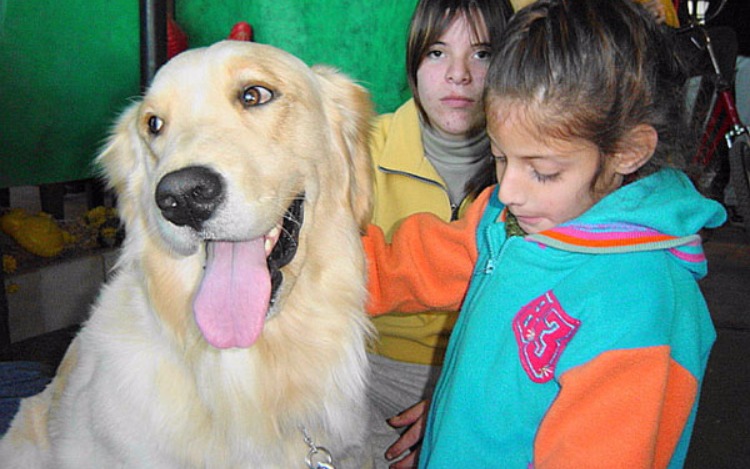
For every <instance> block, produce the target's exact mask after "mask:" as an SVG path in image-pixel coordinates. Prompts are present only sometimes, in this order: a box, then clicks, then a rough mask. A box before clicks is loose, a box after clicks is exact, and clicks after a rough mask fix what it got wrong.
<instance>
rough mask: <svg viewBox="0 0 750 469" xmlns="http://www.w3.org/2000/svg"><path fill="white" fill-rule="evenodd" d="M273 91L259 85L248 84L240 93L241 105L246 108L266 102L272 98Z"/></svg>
mask: <svg viewBox="0 0 750 469" xmlns="http://www.w3.org/2000/svg"><path fill="white" fill-rule="evenodd" d="M273 97H274V96H273V91H271V90H269V89H268V88H266V87H264V86H260V85H254V86H248V87H246V88H245V89H243V90H242V93H241V94H240V102H241V103H242V106H244V107H246V108H248V107H253V106H260V105H261V104H266V103H267V102H269V101H270V100H272V99H273Z"/></svg>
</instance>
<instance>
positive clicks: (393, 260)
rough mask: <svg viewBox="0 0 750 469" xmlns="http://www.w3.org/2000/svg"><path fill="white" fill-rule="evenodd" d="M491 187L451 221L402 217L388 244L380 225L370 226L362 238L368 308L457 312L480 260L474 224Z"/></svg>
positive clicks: (380, 311) (374, 311)
mask: <svg viewBox="0 0 750 469" xmlns="http://www.w3.org/2000/svg"><path fill="white" fill-rule="evenodd" d="M491 192H492V188H488V189H485V191H484V192H482V194H480V195H479V197H477V199H476V200H475V201H474V203H472V205H471V206H470V207H469V209H468V210H467V211H466V214H465V215H464V217H463V218H461V219H460V220H458V221H455V222H452V223H446V222H444V221H442V220H440V219H439V218H438V217H436V216H435V215H432V214H428V213H419V214H415V215H412V216H410V217H408V218H406V219H404V221H403V222H402V224H401V225H400V226H399V227H398V229H397V230H396V231H395V232H394V234H393V237H392V239H391V243H390V244H387V243H386V241H385V237H384V235H383V232H382V230H381V229H380V228H378V227H376V226H374V225H370V226H369V227H368V229H367V233H366V235H365V236H364V237H363V238H362V241H363V244H364V247H365V253H366V254H367V261H368V285H367V289H368V290H369V292H370V302H369V304H368V305H367V311H368V313H370V314H371V315H372V316H377V315H379V314H385V313H388V312H391V311H398V312H405V313H413V312H420V311H430V310H435V309H437V310H443V311H446V310H447V311H458V309H459V307H460V306H461V302H462V301H463V298H464V294H465V293H466V289H467V287H468V285H469V279H470V278H471V273H472V271H473V269H474V263H475V262H476V259H477V247H476V228H477V225H478V224H479V220H480V219H481V218H482V213H483V212H484V208H485V207H486V205H487V201H488V200H489V197H490V195H491Z"/></svg>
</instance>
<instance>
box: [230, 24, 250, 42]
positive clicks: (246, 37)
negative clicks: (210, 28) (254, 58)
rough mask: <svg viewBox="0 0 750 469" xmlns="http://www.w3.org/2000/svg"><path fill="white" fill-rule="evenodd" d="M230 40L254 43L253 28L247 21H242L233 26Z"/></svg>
mask: <svg viewBox="0 0 750 469" xmlns="http://www.w3.org/2000/svg"><path fill="white" fill-rule="evenodd" d="M229 39H232V40H234V41H252V40H253V27H252V26H250V23H248V22H246V21H240V22H239V23H236V24H235V25H234V26H232V31H231V32H230V33H229Z"/></svg>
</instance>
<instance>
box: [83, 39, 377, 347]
mask: <svg viewBox="0 0 750 469" xmlns="http://www.w3.org/2000/svg"><path fill="white" fill-rule="evenodd" d="M371 117H372V108H371V103H370V99H369V95H368V94H367V92H366V91H365V90H364V89H363V88H362V87H360V86H359V85H357V84H355V83H353V82H352V81H351V80H350V79H348V78H347V77H345V76H343V75H342V74H340V73H338V72H336V71H335V70H333V69H330V68H326V67H312V68H311V67H308V66H307V65H305V64H304V63H303V62H301V61H300V60H299V59H297V58H295V57H293V56H292V55H290V54H287V53H285V52H283V51H280V50H278V49H276V48H273V47H270V46H265V45H261V44H256V43H250V42H239V41H226V42H221V43H218V44H215V45H213V46H211V47H208V48H204V49H195V50H191V51H188V52H185V53H183V54H181V55H179V56H177V57H175V58H174V59H172V60H171V61H170V62H168V63H167V64H166V65H165V66H164V67H162V69H161V70H160V71H159V72H158V73H157V75H156V77H155V78H154V81H153V83H152V85H151V86H150V88H149V90H148V91H147V93H146V94H145V96H144V97H143V99H142V100H141V101H139V102H138V103H135V104H133V105H132V106H131V107H130V108H129V109H127V110H126V111H125V112H124V113H123V115H122V116H121V118H120V120H119V121H118V123H117V125H116V127H115V129H114V132H113V134H112V137H111V138H110V140H109V143H108V145H107V146H106V147H105V149H104V151H103V152H102V154H101V155H100V156H99V158H98V161H99V163H100V164H101V166H102V167H103V168H104V173H105V176H106V178H107V180H108V181H109V184H110V185H111V186H112V187H113V188H114V189H115V192H116V194H117V196H118V208H119V210H120V215H121V217H122V219H123V220H124V222H125V226H126V233H127V240H126V243H125V248H124V254H123V255H124V256H131V257H145V258H146V260H145V261H142V262H144V263H145V264H146V266H145V267H144V268H145V269H147V270H148V269H151V273H152V277H153V278H151V279H150V280H149V281H150V282H151V283H152V284H151V285H149V287H150V289H151V291H154V292H156V291H158V290H161V289H165V288H167V289H170V288H171V289H174V288H183V287H182V285H185V284H187V285H189V284H191V283H194V284H195V285H199V286H197V287H196V286H195V285H193V286H192V288H193V289H194V291H192V292H190V291H185V292H184V293H185V295H182V296H187V297H190V298H194V301H193V303H194V304H193V306H194V308H195V318H196V321H197V323H198V325H199V327H200V328H201V330H202V332H203V335H204V336H205V337H206V339H207V340H208V341H209V343H211V344H212V345H214V346H216V347H219V348H226V347H247V346H249V345H252V344H253V343H254V342H255V341H256V340H257V338H258V336H259V334H260V331H261V329H262V328H263V323H264V320H265V315H266V313H267V312H270V314H273V311H274V308H276V307H277V306H278V305H275V303H279V302H281V301H283V299H284V298H283V297H284V295H287V294H289V290H290V289H291V284H293V283H294V282H295V281H296V280H297V278H298V277H299V276H300V275H301V272H302V271H303V270H304V269H303V267H302V265H303V264H304V263H305V262H308V261H310V259H308V257H309V251H310V250H309V249H307V245H309V244H311V243H313V242H318V241H317V239H318V238H317V237H322V236H327V237H329V238H333V239H329V240H328V241H325V243H328V245H329V246H330V243H336V242H339V243H342V242H345V243H347V244H351V243H350V241H351V233H352V232H354V233H355V234H356V231H357V229H358V227H359V228H361V227H362V226H363V225H364V223H366V221H367V220H368V218H369V210H370V203H371V200H370V199H371V186H370V185H371V182H370V168H371V163H370V161H369V157H368V153H367V136H368V134H369V131H370V128H369V125H370V119H371ZM342 232H343V233H346V235H345V237H344V238H342V239H339V240H338V241H336V240H335V238H336V237H338V236H341V233H342ZM324 233H325V234H324ZM314 240H315V241H314ZM321 242H323V241H322V240H321ZM347 249H348V248H347ZM347 249H343V250H342V251H341V252H327V253H326V254H325V255H326V256H336V255H340V256H347V255H350V251H348V250H347ZM355 257H356V254H355ZM355 262H356V259H355ZM175 270H177V271H179V272H175ZM204 271H205V274H204ZM195 278H197V281H195V282H193V279H195ZM279 292H281V293H279ZM155 296H158V295H155ZM177 296H178V297H179V296H180V295H177ZM162 301H163V302H164V303H165V304H164V305H163V309H165V310H173V311H175V312H173V313H168V314H167V315H168V316H169V315H170V314H171V315H172V316H175V317H173V318H172V321H174V322H181V321H182V322H184V319H180V318H178V317H177V316H179V313H178V312H176V308H178V307H177V306H175V305H172V304H167V303H171V302H173V299H171V298H170V299H163V300H162ZM226 311H231V312H232V315H231V316H228V315H227V314H225V312H226ZM260 311H262V312H263V315H260V316H259V314H260Z"/></svg>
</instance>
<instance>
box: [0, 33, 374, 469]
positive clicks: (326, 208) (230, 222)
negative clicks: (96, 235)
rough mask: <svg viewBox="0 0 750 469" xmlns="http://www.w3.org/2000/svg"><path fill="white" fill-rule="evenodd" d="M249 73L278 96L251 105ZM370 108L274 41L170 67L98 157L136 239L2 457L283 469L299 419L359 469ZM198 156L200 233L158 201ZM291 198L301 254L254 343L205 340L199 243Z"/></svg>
mask: <svg viewBox="0 0 750 469" xmlns="http://www.w3.org/2000/svg"><path fill="white" fill-rule="evenodd" d="M254 85H260V86H262V87H263V88H264V89H268V90H270V91H271V92H272V93H273V97H272V99H271V100H270V101H268V102H267V103H264V104H259V105H257V106H248V105H244V104H243V103H242V102H241V97H242V94H243V90H245V89H247V87H249V86H254ZM371 112H372V111H371V105H370V100H369V96H368V95H367V93H366V92H365V91H364V89H363V88H361V87H360V86H358V85H356V84H354V83H353V82H351V81H350V80H349V79H348V78H346V77H345V76H343V75H341V74H339V73H338V72H336V71H334V70H332V69H329V68H325V67H312V68H310V67H308V66H306V65H305V64H303V63H302V62H301V61H300V60H298V59H297V58H295V57H293V56H291V55H289V54H287V53H284V52H282V51H279V50H278V49H275V48H272V47H270V46H263V45H259V44H254V43H249V42H236V41H226V42H221V43H218V44H215V45H213V46H211V47H209V48H204V49H196V50H192V51H188V52H186V53H184V54H181V55H179V56H178V57H176V58H174V59H173V60H171V61H170V62H169V63H167V64H166V65H165V66H164V67H163V68H162V69H161V70H160V71H159V73H158V74H157V76H156V77H155V79H154V82H153V85H152V86H151V87H150V88H149V90H148V92H147V93H146V95H145V96H144V98H143V99H142V100H141V101H139V102H137V103H134V104H133V105H132V106H131V107H130V108H129V109H128V110H127V111H125V112H124V113H123V115H122V116H121V118H120V119H119V121H118V123H117V125H116V126H115V128H114V130H113V134H112V136H111V138H110V140H109V142H108V145H107V146H106V147H105V149H104V150H103V152H102V154H101V155H100V157H99V158H98V161H99V163H101V165H102V166H103V168H104V172H105V175H106V177H107V178H108V180H109V183H110V184H111V186H112V187H113V188H114V189H115V191H116V194H117V196H118V208H119V213H120V216H121V218H122V219H123V221H124V224H125V227H126V233H127V235H126V240H125V242H124V245H123V248H122V253H121V257H120V260H119V263H118V268H117V273H116V275H115V277H114V279H113V280H112V281H111V282H109V283H108V284H107V285H106V286H105V287H104V288H103V291H102V293H101V295H100V297H99V299H98V301H97V303H96V304H95V305H94V307H93V311H92V315H91V317H90V319H89V320H88V321H87V323H86V324H85V326H84V328H83V329H82V330H81V332H80V333H79V335H78V336H77V337H76V338H75V339H74V341H73V343H72V345H71V347H70V348H69V350H68V352H67V354H66V356H65V358H64V360H63V362H62V364H61V365H60V368H59V369H58V373H57V376H56V377H55V379H54V381H53V382H52V383H51V384H50V385H49V386H48V387H47V389H46V390H45V391H44V392H43V393H42V394H39V395H37V396H34V397H32V398H28V399H25V400H24V401H23V402H22V405H21V410H20V411H19V413H18V415H17V416H16V418H15V419H14V421H13V423H12V427H11V429H10V430H9V432H8V434H7V435H6V436H5V437H4V439H3V440H2V442H1V443H0V465H1V466H2V467H3V468H8V467H10V468H22V469H32V468H39V467H45V468H46V467H49V468H75V469H80V468H98V469H99V468H107V469H114V468H137V467H143V468H221V469H227V468H284V469H289V468H297V467H305V464H304V459H305V456H306V455H307V454H308V451H309V450H310V448H309V446H308V445H307V444H306V442H305V439H304V435H303V429H304V430H306V431H307V433H308V434H309V435H310V437H311V438H312V440H313V441H314V444H316V445H318V446H323V447H325V448H327V449H328V450H330V451H331V453H332V454H333V457H334V462H335V463H336V464H337V467H353V468H357V469H358V468H360V467H366V466H367V465H368V464H367V463H366V462H365V460H366V459H368V458H369V452H368V451H367V449H366V447H365V446H366V442H365V428H366V425H367V417H366V410H365V409H366V405H365V384H366V383H365V382H366V375H367V370H366V368H367V365H366V358H365V344H366V341H367V338H368V335H369V333H370V325H369V322H368V320H367V318H366V316H365V314H364V312H363V309H364V302H365V299H366V290H365V283H364V278H365V273H364V272H365V261H364V257H363V254H362V251H361V245H360V240H359V232H360V229H361V226H362V224H363V223H365V221H366V220H367V218H368V216H369V207H370V195H371V189H370V177H369V176H370V174H369V171H370V162H369V160H368V156H367V142H366V139H367V135H368V133H369V121H370V118H371ZM151 116H158V117H159V118H160V119H162V122H163V123H164V125H163V128H162V130H161V131H160V132H159V133H158V135H154V134H153V133H150V132H149V127H148V126H149V118H150V117H151ZM195 165H199V166H205V167H208V168H211V169H212V170H213V171H215V172H216V173H218V174H219V175H221V177H222V178H223V180H224V182H225V185H226V193H227V195H226V199H225V200H224V202H223V203H222V205H221V206H220V207H219V209H218V210H217V212H216V213H215V214H214V216H213V217H212V218H211V219H210V220H209V221H207V223H206V226H205V227H204V230H202V232H201V233H197V232H196V231H195V230H193V229H192V228H190V227H188V226H182V227H178V226H175V225H173V224H171V223H169V222H168V221H167V220H165V219H164V218H163V217H162V215H161V213H160V211H159V209H158V208H157V206H156V203H155V201H154V197H155V196H154V192H155V188H156V185H157V184H158V182H159V180H160V179H161V178H162V177H163V176H164V175H165V174H167V173H169V172H172V171H175V170H178V169H180V168H183V167H186V166H195ZM298 194H304V198H305V202H304V209H305V213H304V223H303V226H302V229H301V234H300V239H299V241H300V242H299V249H298V252H297V254H296V257H295V258H294V260H293V261H292V262H291V263H290V264H289V265H287V266H286V267H284V268H283V269H282V271H283V274H284V282H283V284H282V287H281V290H280V293H279V296H278V299H277V301H276V304H275V305H274V306H273V307H272V313H273V316H272V317H269V318H268V319H267V321H266V323H265V327H264V329H263V332H262V334H261V336H260V338H259V339H258V340H257V342H255V343H254V345H252V346H251V347H249V348H230V349H218V348H214V347H212V346H211V345H209V344H208V343H207V342H206V341H205V340H204V338H203V336H202V334H201V332H200V330H199V329H198V328H197V327H196V323H195V320H194V317H193V310H192V300H193V298H194V296H195V294H196V289H197V287H198V285H199V283H200V281H201V277H202V274H203V272H202V268H203V265H204V261H205V259H204V258H205V252H204V238H218V239H231V240H241V239H246V238H253V237H256V236H258V235H262V234H263V233H265V232H267V231H269V230H270V229H271V228H272V227H273V226H274V224H276V223H278V222H279V220H281V218H282V216H283V213H284V211H285V209H286V208H287V206H288V204H289V202H290V201H291V200H292V199H293V198H294V197H295V196H297V195H298Z"/></svg>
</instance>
